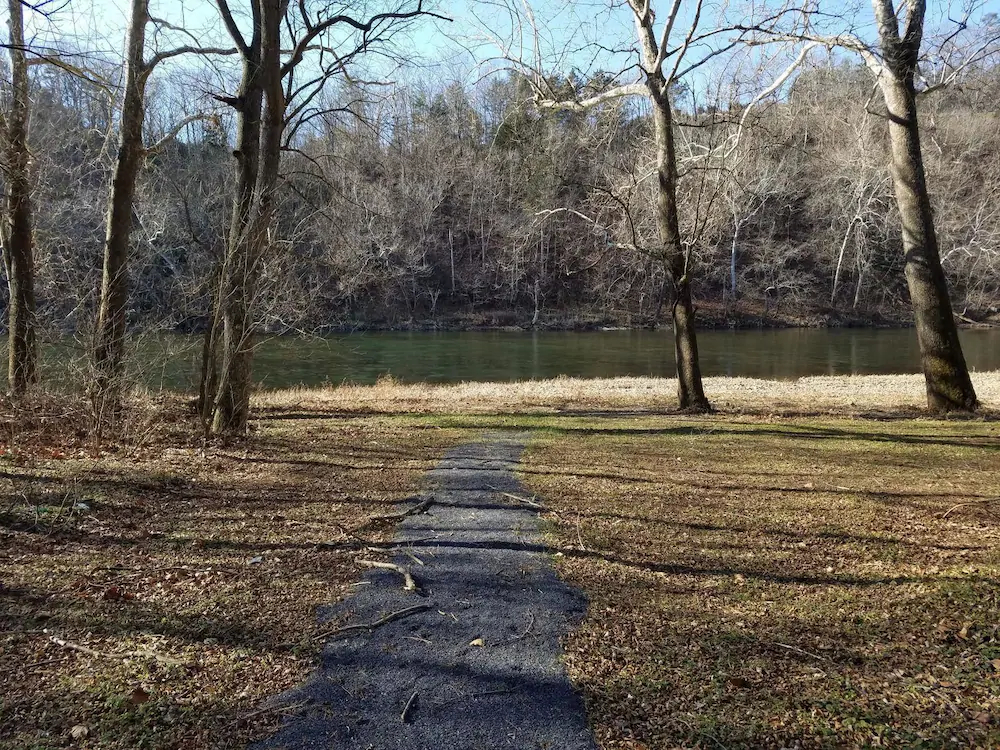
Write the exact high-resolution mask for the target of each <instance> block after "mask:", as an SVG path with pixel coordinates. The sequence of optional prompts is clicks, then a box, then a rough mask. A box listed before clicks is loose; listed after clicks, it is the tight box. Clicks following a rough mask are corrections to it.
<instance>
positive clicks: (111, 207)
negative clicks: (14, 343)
mask: <svg viewBox="0 0 1000 750" xmlns="http://www.w3.org/2000/svg"><path fill="white" fill-rule="evenodd" d="M147 18H148V16H147V0H132V19H131V23H130V25H129V38H128V58H127V60H126V71H125V97H124V101H123V103H122V115H121V131H120V134H119V138H118V156H117V159H116V161H115V172H114V178H113V180H112V183H111V193H110V196H109V199H108V214H107V226H106V233H105V241H104V270H103V275H102V281H101V299H100V306H99V308H98V314H97V329H96V331H95V335H94V352H93V357H94V383H93V391H92V399H93V405H94V413H95V417H96V418H97V420H98V421H99V422H101V423H113V422H114V420H115V419H116V417H117V414H118V411H119V408H120V405H121V395H122V394H121V385H122V383H121V377H122V367H123V360H124V352H125V326H126V319H125V312H126V307H127V304H128V285H129V273H128V255H129V242H130V239H131V234H132V206H133V201H134V199H135V184H136V178H137V176H138V172H139V166H140V163H141V161H142V158H143V144H142V120H143V108H144V104H145V88H146V79H147V78H148V75H149V71H148V70H147V69H146V66H145V64H144V62H143V50H144V47H145V38H146V21H147Z"/></svg>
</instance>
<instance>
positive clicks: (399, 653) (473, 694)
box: [254, 434, 595, 750]
mask: <svg viewBox="0 0 1000 750" xmlns="http://www.w3.org/2000/svg"><path fill="white" fill-rule="evenodd" d="M524 439H525V436H524V435H520V434H518V435H508V436H503V435H491V436H489V438H488V439H487V441H486V442H482V443H471V444H467V445H463V446H461V447H459V448H456V449H455V450H453V451H451V452H450V453H449V454H448V455H447V456H446V458H445V459H444V460H443V461H442V462H441V464H440V465H439V466H438V467H437V468H436V469H434V470H433V471H431V472H430V474H429V479H430V483H429V492H428V494H427V495H426V497H431V498H433V502H432V504H431V505H430V506H429V507H428V509H427V512H425V513H422V514H415V515H411V516H408V517H407V518H406V519H405V520H404V521H403V523H402V525H401V528H400V530H399V533H398V536H397V542H398V543H400V544H401V546H402V547H404V548H405V549H407V550H409V551H410V552H411V553H412V554H414V555H416V556H417V557H418V558H419V559H420V560H422V561H423V562H424V563H425V565H424V566H420V565H417V564H416V563H414V562H413V560H412V559H411V558H409V557H408V556H407V555H405V554H403V553H400V554H398V555H397V556H396V557H395V562H397V563H399V564H401V565H406V566H407V567H410V568H411V569H412V570H413V573H414V576H415V577H416V579H417V583H418V585H419V586H420V589H421V593H420V594H415V593H412V592H405V591H403V590H402V585H401V577H400V576H399V575H398V574H396V573H393V572H386V571H376V572H373V573H371V574H369V575H368V576H367V577H366V579H365V582H366V584H367V585H361V586H357V587H356V588H357V589H358V591H357V593H356V594H354V595H352V596H351V597H350V598H349V599H347V600H346V601H345V602H343V603H341V604H340V605H338V606H337V607H336V608H335V609H334V610H333V611H332V612H330V613H329V616H330V617H332V618H338V619H342V620H343V623H344V624H345V625H349V624H355V623H371V622H375V621H377V620H379V619H380V618H382V617H384V616H386V615H388V614H391V613H394V612H399V611H401V610H404V609H406V608H408V607H413V606H415V605H420V604H425V605H428V608H427V609H426V610H423V611H420V612H417V613H414V614H411V615H409V616H406V617H403V618H401V619H398V620H395V621H393V622H390V623H388V624H385V625H382V626H380V627H378V628H376V629H375V630H374V631H373V632H371V633H367V632H365V633H361V634H358V635H352V636H349V637H340V638H338V639H336V640H333V641H331V642H330V643H328V644H327V646H326V648H325V650H324V653H323V657H322V661H321V665H320V668H319V670H318V672H317V673H315V674H314V675H313V677H312V678H310V680H309V681H308V682H307V683H306V684H305V685H303V686H302V687H299V688H296V689H294V690H292V691H290V692H289V693H287V694H285V695H283V696H280V697H279V700H280V701H281V702H282V703H287V704H292V703H300V702H302V701H308V703H307V705H306V707H305V708H304V709H303V710H302V711H301V712H299V713H298V715H297V716H295V717H294V718H291V719H289V720H288V723H287V724H285V725H284V726H283V727H282V729H281V730H280V731H279V732H278V733H277V734H276V735H274V736H272V737H271V738H269V739H268V740H265V741H263V742H260V743H258V744H256V745H254V747H255V748H258V749H259V750H277V749H278V748H285V749H287V750H293V749H294V750H299V749H301V748H324V749H331V750H332V749H339V748H343V749H344V750H355V749H358V750H389V749H390V748H391V749H392V750H494V749H497V750H499V749H500V748H516V749H517V750H594V748H595V745H594V742H593V739H592V738H591V735H590V732H589V730H588V729H587V723H586V718H585V716H584V710H583V704H582V701H581V700H580V698H579V696H578V695H576V693H574V691H573V689H572V687H571V686H570V683H569V680H568V679H567V677H566V674H565V671H564V669H563V667H562V665H561V662H560V646H559V637H560V636H561V635H563V634H565V633H566V632H567V631H568V630H569V629H570V628H571V627H572V625H573V624H574V623H575V622H576V621H578V620H579V618H580V617H582V616H583V612H584V607H585V603H584V600H583V598H582V595H581V594H579V593H578V592H577V591H575V590H573V589H571V588H569V587H568V586H567V585H566V584H564V583H563V582H562V581H560V580H559V579H558V578H557V577H556V575H555V572H554V571H553V570H552V566H551V564H550V562H549V560H548V559H547V556H546V553H545V551H544V548H543V547H542V542H541V539H540V535H539V530H538V519H537V513H536V512H535V511H533V510H532V509H530V508H528V507H525V506H524V505H522V504H519V503H518V502H517V500H514V499H513V498H509V497H506V496H504V495H503V494H502V493H503V492H509V493H512V494H515V495H520V496H524V495H525V490H524V488H523V487H521V486H520V484H519V483H518V481H517V479H516V478H515V477H514V475H513V474H512V473H511V470H512V469H513V468H514V467H515V466H516V464H517V462H518V458H519V456H520V454H521V451H522V449H523V442H524ZM473 642H476V643H480V642H481V643H482V644H483V645H482V646H473V645H470V644H471V643H473ZM414 694H416V697H415V698H413V696H414ZM411 698H412V700H411ZM407 703H410V705H409V709H408V710H407V711H406V721H404V720H403V713H404V708H405V707H406V706H407Z"/></svg>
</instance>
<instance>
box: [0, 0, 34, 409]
mask: <svg viewBox="0 0 1000 750" xmlns="http://www.w3.org/2000/svg"><path fill="white" fill-rule="evenodd" d="M7 5H8V11H9V13H10V19H9V20H8V23H9V25H10V44H9V46H8V51H9V53H10V63H11V93H10V108H9V110H8V111H7V113H6V118H5V119H6V133H5V135H6V140H7V143H6V146H7V159H6V163H5V165H4V177H5V178H6V183H7V185H6V188H7V190H6V196H5V209H6V216H5V217H4V221H3V226H2V235H0V242H3V259H4V265H5V267H6V271H7V287H8V289H9V291H10V301H9V303H8V309H7V321H8V363H7V379H8V383H9V385H10V390H11V392H12V393H14V394H15V395H18V394H22V393H24V392H25V391H26V390H27V389H28V387H29V386H31V385H32V384H33V383H35V382H36V381H37V380H38V342H37V340H36V334H35V262H34V237H33V229H32V211H31V178H30V175H29V161H30V152H29V150H28V116H29V112H30V102H29V98H28V60H27V55H26V49H25V44H24V8H23V6H22V2H21V0H9V2H8V4H7Z"/></svg>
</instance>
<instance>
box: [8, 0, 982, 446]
mask: <svg viewBox="0 0 1000 750" xmlns="http://www.w3.org/2000/svg"><path fill="white" fill-rule="evenodd" d="M71 7H72V6H71V5H67V6H66V7H64V8H57V7H55V6H53V5H52V3H51V2H48V1H46V2H42V3H39V4H37V5H33V4H31V3H27V2H24V1H23V0H10V2H9V13H10V24H9V25H10V28H11V38H10V41H9V43H8V45H7V48H8V51H9V53H10V54H9V56H8V57H9V60H8V65H7V67H6V68H5V75H4V81H5V86H4V91H5V92H6V93H5V96H6V102H7V104H6V112H7V117H6V119H5V128H4V131H5V135H6V139H5V140H6V144H5V153H6V159H5V163H4V170H3V173H4V180H5V186H6V187H5V194H6V201H5V212H6V219H5V222H6V224H5V241H4V252H5V255H4V257H5V266H6V269H7V277H8V285H7V287H8V292H9V294H8V300H7V302H8V304H7V307H8V324H9V325H8V327H9V330H10V337H9V340H10V346H9V347H8V348H9V353H10V355H9V359H10V366H9V376H10V382H11V388H12V390H13V391H14V392H15V393H17V392H20V391H22V390H24V388H25V387H27V385H29V384H30V383H32V382H34V380H35V379H36V370H37V367H36V364H35V359H37V354H36V353H35V350H36V349H37V340H38V338H39V336H40V335H42V334H44V332H46V331H47V332H49V334H50V335H58V334H60V333H63V334H65V333H71V334H75V335H77V336H83V337H85V338H87V339H89V340H90V341H92V356H91V366H92V371H93V374H92V378H91V386H90V387H89V388H88V391H89V393H90V395H91V398H92V402H93V405H94V413H95V415H98V417H97V418H98V421H102V420H105V417H107V421H110V422H114V421H115V419H114V418H115V414H116V412H117V410H118V406H119V405H120V401H121V399H120V396H121V394H122V392H123V387H122V385H121V383H120V381H121V377H122V373H123V368H122V362H123V358H124V357H125V353H126V348H127V347H126V343H127V341H128V340H129V337H130V336H132V335H134V334H135V333H136V332H139V331H142V330H179V331H185V332H197V333H203V334H204V336H205V346H204V357H203V363H202V375H201V386H200V395H199V403H200V404H201V407H200V408H201V410H202V411H203V413H204V416H205V419H206V421H211V422H212V424H213V425H214V426H213V429H214V430H216V431H217V432H220V433H222V432H230V431H234V432H242V431H243V430H244V429H245V427H246V424H247V414H248V398H249V392H250V389H251V387H252V358H253V346H254V344H253V342H254V337H255V336H256V335H257V334H259V333H262V332H278V333H294V332H299V333H302V332H323V331H330V330H354V329H357V328H397V327H416V328H436V327H452V328H454V327H458V328H462V327H466V328H468V327H484V326H492V327H503V326H522V327H543V326H548V327H588V326H589V327H596V326H626V327H639V326H650V327H656V326H658V325H660V324H661V323H665V322H667V321H668V320H669V322H670V325H671V326H672V328H673V330H674V338H675V348H676V352H677V363H678V375H679V391H678V396H679V403H680V405H681V407H682V408H698V409H706V408H709V407H710V404H709V402H708V400H707V399H706V398H705V397H704V394H703V393H702V386H701V384H700V377H701V375H700V371H699V368H698V361H697V344H696V336H695V330H696V328H697V326H699V325H701V326H704V325H709V326H727V325H728V326H745V325H782V324H786V325H787V324H795V325H858V324H884V323H895V324H900V323H907V322H910V321H913V322H915V324H916V327H917V330H918V333H919V336H920V341H921V347H922V348H921V351H922V357H923V360H924V370H925V373H931V372H932V371H933V372H935V373H937V375H936V376H935V377H937V379H938V382H937V385H932V384H931V381H930V379H929V381H928V382H929V385H928V388H929V404H930V405H931V406H932V408H936V409H943V410H950V409H954V408H958V409H968V408H971V407H974V405H975V403H976V399H975V395H974V392H973V390H972V386H971V383H969V379H968V374H967V372H965V370H966V369H967V368H966V367H965V363H964V361H963V360H962V354H961V350H960V347H959V346H958V339H957V332H956V324H955V318H954V317H953V315H955V314H957V319H958V320H959V321H964V322H967V323H976V322H982V321H987V320H989V319H990V318H991V316H995V314H996V313H997V307H996V300H997V291H998V273H1000V271H998V266H997V263H996V262H995V261H996V257H995V256H996V252H997V250H996V242H995V238H996V232H997V228H998V221H1000V219H998V214H997V211H996V208H995V201H994V200H993V191H994V187H995V184H996V180H997V177H998V161H997V149H996V143H997V139H998V137H1000V136H998V133H1000V131H998V122H997V117H996V114H995V111H994V108H992V107H991V106H989V102H990V101H992V100H993V97H995V96H996V93H997V90H998V84H1000V77H998V70H1000V68H997V67H996V66H997V61H996V59H995V54H996V48H997V39H998V38H1000V26H998V23H997V20H996V16H995V15H994V14H989V13H985V14H984V13H983V12H982V9H981V8H972V7H970V8H968V9H965V10H964V15H963V16H961V18H960V19H959V20H958V21H956V20H955V19H953V18H951V17H950V16H949V17H948V19H947V21H944V20H939V21H934V22H933V24H934V25H932V22H931V21H927V20H926V19H925V16H926V8H925V6H924V4H923V3H918V4H917V5H916V6H914V8H913V9H912V10H911V11H910V12H908V14H907V15H906V16H905V17H903V16H899V17H897V15H895V13H896V11H894V10H893V9H892V8H891V7H889V6H885V7H882V6H879V7H880V8H881V10H880V11H879V12H878V13H876V16H877V19H878V20H879V24H878V25H877V30H876V32H875V34H876V37H875V38H877V42H876V41H873V39H874V38H872V37H871V36H870V34H871V32H869V36H868V37H864V35H863V34H861V35H854V34H852V33H842V34H840V35H834V36H829V35H827V36H824V35H822V34H821V32H822V31H824V29H825V28H826V27H827V26H829V24H830V22H829V20H828V18H827V16H826V15H824V14H822V13H819V12H818V11H815V9H812V8H810V7H809V6H802V7H801V8H798V7H797V6H791V5H785V6H776V7H775V8H766V9H758V10H757V11H755V13H756V15H752V16H750V18H749V20H742V21H737V20H735V18H736V17H737V16H739V12H738V11H734V10H732V9H727V8H719V9H712V10H714V11H717V16H716V18H715V19H714V20H711V21H710V20H708V15H709V9H706V10H705V14H704V16H705V17H704V18H703V16H702V6H701V5H700V4H699V5H698V6H697V12H696V13H695V14H694V16H693V17H692V18H690V19H689V18H686V17H685V16H684V12H683V11H682V8H681V4H679V3H677V4H675V6H674V7H673V8H672V9H671V11H670V15H669V18H668V19H666V21H665V22H663V21H661V25H659V26H658V24H657V21H656V19H655V13H653V12H652V10H651V7H650V6H649V4H648V3H647V4H646V5H645V6H637V7H635V8H632V15H633V17H634V23H635V28H636V30H637V31H638V32H639V33H638V37H637V38H636V39H637V41H634V42H632V47H631V51H630V50H629V48H628V47H623V48H621V49H619V50H618V51H617V52H614V53H612V54H611V55H610V56H607V57H608V60H607V62H609V63H614V62H616V61H618V62H620V61H621V60H622V55H623V54H625V55H626V57H627V56H630V55H631V56H635V55H637V56H638V59H640V60H641V64H640V65H639V71H640V74H639V76H638V79H636V80H629V79H628V78H629V75H631V73H630V71H632V70H633V68H634V67H635V66H634V65H632V66H627V65H626V66H625V67H624V68H623V69H622V70H618V71H615V70H613V69H603V68H600V67H599V66H597V65H596V64H595V63H594V62H593V61H592V64H591V66H590V67H591V69H590V70H580V69H578V68H577V67H576V66H572V67H570V68H569V69H567V70H566V72H563V73H557V72H555V70H557V69H558V67H559V66H558V65H556V64H555V63H554V62H553V60H559V61H561V62H562V63H563V64H564V65H565V64H566V63H567V58H566V56H565V55H564V56H563V57H561V58H560V57H559V56H558V55H557V56H556V57H555V58H552V57H546V55H544V54H543V53H542V52H541V48H540V46H539V42H538V39H539V38H540V34H539V30H538V26H537V23H536V21H535V16H534V15H533V12H532V11H531V9H530V7H529V6H525V7H524V9H523V10H518V9H517V8H516V7H515V6H507V10H508V12H509V13H510V14H511V18H514V16H515V14H516V13H521V14H522V15H523V16H524V17H525V18H527V19H530V21H531V26H532V27H533V28H534V32H533V36H534V40H535V41H534V49H535V52H534V56H533V58H530V59H529V58H528V57H525V56H524V55H517V54H514V53H513V52H512V51H511V50H512V49H513V48H512V47H511V46H509V45H505V44H504V42H502V41H501V40H498V39H497V38H493V44H494V47H495V48H496V49H497V50H499V52H498V53H496V54H494V55H492V56H488V55H487V56H483V57H481V58H480V59H479V60H478V61H477V65H476V66H474V67H469V65H468V62H469V61H468V60H466V61H465V63H466V65H465V69H464V70H465V72H464V73H461V74H459V73H455V74H454V75H451V76H447V75H441V74H440V71H442V70H445V69H447V67H448V66H444V65H443V64H441V65H438V66H437V68H436V70H437V71H438V74H436V75H428V74H424V75H422V74H421V70H424V71H428V70H432V69H434V68H433V67H423V68H422V67H421V65H418V64H407V63H408V62H412V61H410V60H409V58H408V57H407V55H406V53H405V51H404V47H403V46H402V45H401V44H399V43H397V41H396V39H397V36H400V37H405V36H406V35H407V34H411V35H413V34H416V33H417V30H418V29H419V28H421V24H422V23H427V22H432V21H436V22H438V23H443V22H444V21H450V20H451V19H449V18H448V17H447V16H445V15H443V13H441V12H438V10H436V9H432V8H429V7H424V5H423V4H422V0H421V1H418V2H417V3H416V4H406V3H404V4H402V5H400V6H398V7H396V6H387V7H386V8H384V9H372V13H371V15H370V16H368V17H364V16H363V15H358V16H357V17H354V16H352V15H350V13H348V12H347V11H346V10H344V9H341V10H343V12H339V13H335V12H334V11H335V10H337V9H336V8H334V7H333V6H331V5H329V4H326V3H312V4H310V3H299V4H297V5H294V4H290V3H287V2H280V1H277V0H276V1H275V2H273V3H263V2H255V3H250V4H249V6H248V8H237V11H236V12H234V10H233V9H232V8H231V7H230V5H229V4H228V3H227V2H218V3H216V4H215V8H214V9H213V8H212V7H211V5H209V6H205V7H203V8H202V11H208V12H209V14H210V15H209V16H207V18H208V20H207V21H204V20H203V23H204V24H207V25H206V26H203V27H202V28H201V29H196V28H194V27H192V28H186V27H185V26H184V25H183V23H182V22H181V21H177V20H173V21H172V20H168V19H165V18H161V17H160V16H159V15H157V14H158V13H159V12H160V10H159V9H157V8H155V7H154V8H151V7H150V4H149V3H148V2H147V1H146V0H134V1H133V3H132V7H131V12H130V14H129V15H128V16H127V18H123V19H122V26H121V28H122V29H123V34H124V37H123V38H124V42H123V43H124V46H125V49H124V54H123V55H122V57H121V58H119V59H114V56H113V55H109V54H108V53H107V52H106V51H105V52H101V51H100V50H99V49H96V48H95V49H93V50H88V49H86V48H84V47H80V46H79V39H78V38H76V37H74V40H73V42H72V43H71V42H70V41H68V40H67V38H65V37H60V35H59V34H60V32H59V29H60V26H59V24H60V13H66V8H71ZM213 10H214V11H217V13H213V12H212V11H213ZM25 11H27V12H28V14H29V19H28V20H29V23H28V26H27V27H26V26H25V18H24V14H25ZM182 15H183V14H182ZM758 16H759V17H758ZM94 17H95V18H96V16H94ZM474 17H475V16H474ZM839 18H841V19H842V20H844V21H845V22H846V21H847V20H848V15H847V14H846V12H845V15H843V16H839ZM675 22H676V23H677V24H678V25H682V24H685V23H686V24H688V25H689V28H688V31H687V32H686V36H685V37H684V38H683V39H681V40H680V42H679V43H676V42H675V43H676V46H675V47H673V48H671V46H670V45H671V37H670V33H671V30H672V29H673V27H674V25H675ZM581 23H583V24H584V26H586V22H585V21H581ZM900 24H903V26H902V27H901V25H900ZM661 27H662V28H661ZM25 28H28V30H29V32H31V34H32V35H33V36H32V37H31V38H28V37H26V36H25ZM517 28H519V29H520V32H519V33H521V34H522V37H523V33H524V27H523V25H522V26H520V27H517ZM595 28H596V27H595ZM40 29H45V30H46V31H45V33H42V32H41V31H39V30H40ZM514 29H515V25H512V26H511V32H510V33H511V35H512V38H513V35H514ZM474 31H475V29H471V28H464V29H460V32H459V33H463V34H467V35H470V36H468V37H467V38H472V37H471V35H472V34H473V32H474ZM859 33H860V32H859ZM43 40H44V41H43ZM205 40H209V41H205ZM216 41H217V43H216ZM192 42H194V43H192ZM74 44H75V45H77V46H75V47H74V46H72V45H74ZM105 46H106V44H105ZM95 47H100V45H98V44H96V42H95ZM586 47H594V48H596V49H598V50H600V49H602V47H601V46H600V44H599V43H598V42H596V41H592V42H590V43H589V44H588V45H585V48H586ZM762 48H766V49H777V52H776V53H773V54H771V53H762V52H760V49H762ZM468 49H469V52H470V54H471V52H472V48H471V47H470V48H468ZM521 49H522V51H523V49H524V40H523V38H522V40H521ZM796 53H797V54H796ZM593 60H594V61H596V60H597V56H595V57H594V58H593ZM237 61H239V66H238V67H237ZM789 61H791V62H790V64H789ZM387 62H391V63H392V65H393V66H394V67H393V68H392V70H391V72H390V71H388V70H387V69H386V64H387ZM418 62H419V61H418ZM570 62H572V60H570ZM626 62H627V60H626ZM622 64H623V65H625V63H624V62H623V63H622ZM682 64H683V65H684V66H686V67H682ZM450 67H451V69H452V70H460V67H459V63H456V62H455V61H454V60H453V61H452V64H451V66H450ZM768 81H771V82H770V83H769V84H768V83H767V82H768ZM919 122H922V123H923V141H921V135H920V130H919V125H918V123H919ZM234 157H235V159H234ZM890 163H891V169H889V164H890ZM953 308H954V309H953ZM696 315H697V316H698V320H697V322H696ZM928 378H930V375H929V374H928ZM945 381H948V384H947V385H944V383H945ZM946 391H947V393H946ZM934 394H936V395H934Z"/></svg>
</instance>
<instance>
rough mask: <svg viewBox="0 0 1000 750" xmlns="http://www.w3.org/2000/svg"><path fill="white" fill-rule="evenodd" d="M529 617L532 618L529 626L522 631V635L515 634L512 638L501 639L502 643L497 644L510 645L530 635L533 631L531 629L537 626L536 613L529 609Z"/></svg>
mask: <svg viewBox="0 0 1000 750" xmlns="http://www.w3.org/2000/svg"><path fill="white" fill-rule="evenodd" d="M528 617H529V618H530V620H529V622H528V627H526V628H525V629H524V632H523V633H521V634H520V635H516V636H514V637H513V638H511V639H510V640H507V641H501V642H500V643H498V644H497V646H509V645H510V644H512V643H517V642H518V641H520V640H522V639H523V638H525V637H526V636H527V635H528V633H530V632H531V629H532V628H534V627H535V613H534V612H530V611H529V612H528Z"/></svg>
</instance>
